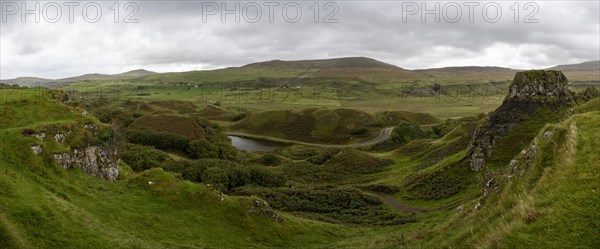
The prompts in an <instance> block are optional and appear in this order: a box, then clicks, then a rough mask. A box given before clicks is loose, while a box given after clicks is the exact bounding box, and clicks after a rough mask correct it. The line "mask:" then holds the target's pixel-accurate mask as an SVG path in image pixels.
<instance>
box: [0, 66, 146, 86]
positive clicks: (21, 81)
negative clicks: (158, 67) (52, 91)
mask: <svg viewBox="0 0 600 249" xmlns="http://www.w3.org/2000/svg"><path fill="white" fill-rule="evenodd" d="M153 74H156V73H155V72H152V71H148V70H144V69H137V70H132V71H128V72H125V73H120V74H97V73H94V74H84V75H80V76H75V77H69V78H63V79H56V80H53V79H44V78H37V77H19V78H14V79H8V80H0V83H3V84H10V85H21V86H35V85H36V84H40V85H44V84H49V83H70V82H78V81H87V80H125V79H133V78H138V77H144V76H149V75H153Z"/></svg>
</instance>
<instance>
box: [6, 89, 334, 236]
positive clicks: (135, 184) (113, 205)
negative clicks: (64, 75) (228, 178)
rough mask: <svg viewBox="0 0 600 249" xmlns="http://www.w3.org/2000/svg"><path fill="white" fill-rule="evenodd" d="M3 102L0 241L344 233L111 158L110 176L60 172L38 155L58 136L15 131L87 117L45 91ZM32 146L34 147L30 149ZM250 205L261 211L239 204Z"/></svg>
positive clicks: (54, 147)
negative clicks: (114, 166) (38, 97)
mask: <svg viewBox="0 0 600 249" xmlns="http://www.w3.org/2000/svg"><path fill="white" fill-rule="evenodd" d="M3 104H6V105H2V106H0V110H1V113H2V115H3V116H2V120H3V122H2V127H0V136H1V139H0V172H1V173H2V174H1V176H0V248H90V247H93V248H206V247H216V248H240V247H243V248H248V247H253V248H274V247H291V246H294V245H298V244H302V245H307V246H310V245H314V244H316V243H328V242H331V240H332V236H345V235H343V234H339V233H338V232H337V231H336V230H337V228H335V227H334V226H331V225H328V224H323V223H318V222H313V221H307V220H305V219H298V218H296V217H294V216H289V215H287V214H278V215H280V216H281V217H283V218H284V219H285V222H276V221H273V220H272V219H273V218H272V215H273V214H277V213H274V212H273V211H268V212H267V211H265V210H266V209H267V208H268V207H262V209H260V208H261V207H255V204H256V203H257V202H256V201H259V202H261V203H262V200H260V199H258V198H256V197H230V196H223V197H221V196H220V195H219V192H217V191H215V190H214V189H212V188H209V187H205V186H204V185H198V184H194V183H191V182H188V181H183V180H180V179H178V178H177V177H176V176H174V175H173V174H171V173H168V172H165V171H163V170H162V169H160V168H153V169H150V170H147V171H144V172H142V173H138V174H136V173H133V172H132V170H131V169H130V168H129V167H128V166H127V165H125V164H120V175H119V179H118V180H117V181H115V182H114V183H110V182H108V181H105V180H101V179H98V178H95V177H92V176H89V175H87V174H85V173H84V172H83V171H81V170H79V169H69V170H65V169H64V168H62V167H61V166H59V165H58V164H57V163H56V162H54V160H53V158H52V157H51V155H50V154H48V153H52V152H53V151H55V150H59V149H65V148H63V147H65V146H67V145H69V144H68V143H59V142H56V141H54V140H53V139H51V138H50V139H49V138H48V137H46V139H44V140H43V141H42V140H40V139H38V138H36V137H34V136H24V135H23V134H21V133H22V130H25V129H28V131H41V130H43V128H44V127H50V126H52V127H63V126H68V125H70V124H73V125H74V126H73V127H78V129H84V128H83V127H81V125H80V124H84V123H86V122H87V121H94V119H93V118H92V117H90V116H85V115H82V114H81V111H82V110H81V109H78V108H74V107H69V106H66V105H64V104H62V103H60V102H58V101H54V100H52V99H50V98H47V99H44V101H40V102H34V101H32V100H28V101H16V102H12V101H11V102H4V103H3ZM82 122H83V123H82ZM75 133H76V131H72V133H71V134H75ZM26 134H29V133H28V132H26ZM31 134H34V133H31ZM36 144H39V145H41V147H42V148H43V149H44V152H43V153H41V154H39V155H36V154H34V152H33V150H32V149H30V146H33V145H36ZM257 209H258V210H263V211H264V212H263V211H260V212H250V211H249V210H257ZM265 214H268V215H265Z"/></svg>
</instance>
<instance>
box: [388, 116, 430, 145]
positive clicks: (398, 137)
mask: <svg viewBox="0 0 600 249" xmlns="http://www.w3.org/2000/svg"><path fill="white" fill-rule="evenodd" d="M422 137H424V132H423V130H421V127H420V126H419V125H418V124H415V123H409V122H406V121H402V122H400V124H398V125H397V126H396V127H394V130H393V131H392V135H391V139H392V141H394V142H396V143H399V144H406V143H408V142H410V141H412V140H413V139H415V138H422Z"/></svg>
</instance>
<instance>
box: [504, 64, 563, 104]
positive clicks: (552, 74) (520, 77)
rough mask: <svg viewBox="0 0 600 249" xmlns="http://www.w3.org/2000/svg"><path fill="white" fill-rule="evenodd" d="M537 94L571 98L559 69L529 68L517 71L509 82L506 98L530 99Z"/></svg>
mask: <svg viewBox="0 0 600 249" xmlns="http://www.w3.org/2000/svg"><path fill="white" fill-rule="evenodd" d="M536 96H539V97H543V96H556V97H558V98H560V99H563V100H571V99H572V98H573V95H572V94H571V93H570V92H569V90H568V86H567V78H566V77H565V75H564V74H563V73H562V72H560V71H554V70H548V71H545V70H531V71H525V72H519V73H517V74H516V75H515V78H514V80H513V82H512V84H510V90H509V94H508V97H507V99H512V100H515V99H517V100H519V99H520V100H531V99H532V98H534V97H536Z"/></svg>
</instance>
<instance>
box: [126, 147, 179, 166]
mask: <svg viewBox="0 0 600 249" xmlns="http://www.w3.org/2000/svg"><path fill="white" fill-rule="evenodd" d="M120 151H121V153H120V154H121V160H123V162H125V163H126V164H127V165H129V166H130V167H131V169H133V170H134V171H136V172H140V171H144V170H147V169H150V168H153V167H159V166H160V165H161V164H163V163H164V162H166V161H167V160H168V159H169V155H167V153H164V152H162V151H160V150H157V149H155V148H153V147H149V146H141V145H135V144H127V145H125V146H122V147H121V148H120Z"/></svg>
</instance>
